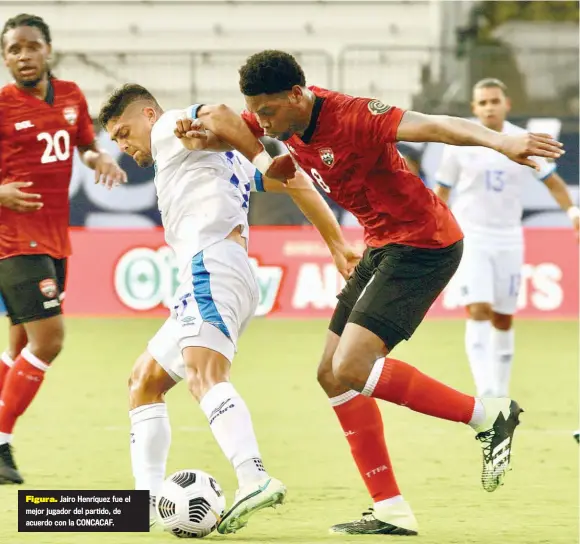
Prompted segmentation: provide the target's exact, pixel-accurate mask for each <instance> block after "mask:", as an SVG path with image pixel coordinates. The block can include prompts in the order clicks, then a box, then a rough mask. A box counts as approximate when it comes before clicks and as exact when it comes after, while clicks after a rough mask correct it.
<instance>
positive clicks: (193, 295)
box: [147, 240, 259, 381]
mask: <svg viewBox="0 0 580 544" xmlns="http://www.w3.org/2000/svg"><path fill="white" fill-rule="evenodd" d="M190 272H191V275H190V277H189V278H188V279H187V280H186V281H184V282H183V283H182V284H181V285H180V286H179V287H178V289H177V291H176V293H175V298H174V303H173V307H172V308H171V314H170V316H169V319H167V321H166V322H165V323H164V324H163V325H162V327H161V328H160V329H159V330H158V331H157V334H156V335H155V336H154V337H153V338H152V339H151V340H150V341H149V344H148V346H147V351H148V352H149V353H150V355H151V356H152V357H153V358H154V359H155V360H156V361H157V362H158V363H159V364H160V365H161V366H162V367H163V369H164V370H165V371H166V372H167V373H168V374H169V375H170V376H171V377H172V378H173V379H174V380H175V381H179V380H181V379H183V378H184V377H185V366H184V362H183V358H182V356H181V351H182V350H183V348H185V347H190V346H191V347H204V348H209V349H211V350H213V351H217V352H218V353H221V354H222V355H223V356H224V357H226V358H227V359H228V360H229V361H230V363H231V362H232V360H233V358H234V354H235V352H236V350H237V342H238V338H239V336H240V335H241V334H242V332H243V331H244V329H245V328H246V326H247V325H248V323H249V322H250V319H251V318H252V317H253V316H254V313H255V311H256V308H257V306H258V299H259V292H258V283H257V279H256V274H255V272H254V269H253V268H252V266H251V264H250V261H249V259H248V254H247V253H246V251H245V250H244V248H243V247H241V246H240V245H239V244H237V243H236V242H233V241H231V240H222V241H221V242H218V243H216V244H214V245H212V246H210V247H208V248H206V249H204V250H203V251H201V252H200V253H198V254H197V255H195V257H193V259H192V262H191V268H190Z"/></svg>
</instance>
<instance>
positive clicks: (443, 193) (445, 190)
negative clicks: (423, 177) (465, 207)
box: [433, 184, 451, 204]
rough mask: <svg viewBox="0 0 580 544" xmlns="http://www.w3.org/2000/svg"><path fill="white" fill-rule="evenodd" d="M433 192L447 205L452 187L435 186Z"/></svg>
mask: <svg viewBox="0 0 580 544" xmlns="http://www.w3.org/2000/svg"><path fill="white" fill-rule="evenodd" d="M433 192H434V193H435V194H436V195H437V196H438V197H439V198H440V199H441V200H443V202H445V203H446V204H447V202H449V197H450V196H451V187H444V186H443V185H439V184H438V185H435V188H434V189H433Z"/></svg>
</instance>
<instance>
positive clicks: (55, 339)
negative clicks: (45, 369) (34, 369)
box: [28, 327, 64, 363]
mask: <svg viewBox="0 0 580 544" xmlns="http://www.w3.org/2000/svg"><path fill="white" fill-rule="evenodd" d="M63 346H64V328H62V327H61V328H53V329H51V333H50V334H45V335H30V338H29V341H28V349H29V350H30V351H31V352H32V353H33V354H34V355H36V357H38V358H39V359H40V360H41V361H44V362H45V363H51V362H52V361H54V359H56V358H57V357H58V355H59V353H60V352H61V351H62V348H63Z"/></svg>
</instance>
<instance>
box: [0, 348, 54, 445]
mask: <svg viewBox="0 0 580 544" xmlns="http://www.w3.org/2000/svg"><path fill="white" fill-rule="evenodd" d="M47 369H48V365H47V364H46V363H44V362H43V361H41V360H40V359H39V358H38V357H36V356H35V355H33V354H32V353H31V352H30V351H29V350H28V349H27V348H24V349H23V350H22V352H21V353H20V355H19V356H18V357H17V358H16V360H15V361H14V366H13V367H12V368H11V369H10V371H9V372H8V373H7V374H6V377H5V379H4V387H3V388H2V392H1V393H0V433H6V434H12V430H13V429H14V425H15V423H16V420H17V419H18V417H20V416H21V415H22V414H23V413H24V412H25V410H26V409H27V408H28V406H29V405H30V403H31V402H32V400H33V399H34V397H35V396H36V393H38V390H39V389H40V386H41V385H42V382H43V380H44V373H45V371H46V370H47Z"/></svg>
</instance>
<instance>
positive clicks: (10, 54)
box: [2, 26, 51, 87]
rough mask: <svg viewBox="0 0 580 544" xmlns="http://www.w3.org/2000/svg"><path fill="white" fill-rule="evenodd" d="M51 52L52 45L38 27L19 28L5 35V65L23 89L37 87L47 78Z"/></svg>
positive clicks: (3, 48) (3, 44)
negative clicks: (45, 39) (46, 40)
mask: <svg viewBox="0 0 580 544" xmlns="http://www.w3.org/2000/svg"><path fill="white" fill-rule="evenodd" d="M50 52H51V48H50V45H48V44H47V43H46V42H45V41H44V36H43V35H42V32H41V31H40V30H39V29H38V28H36V27H33V26H19V27H16V28H12V29H10V30H8V31H7V32H6V34H4V39H3V41H2V54H3V55H4V64H5V65H6V67H7V68H8V70H9V71H10V73H11V74H12V77H13V78H14V80H15V81H16V83H17V84H18V85H20V86H21V87H36V85H38V83H40V82H41V81H42V80H43V79H44V78H45V77H46V74H47V73H48V58H49V57H50Z"/></svg>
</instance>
